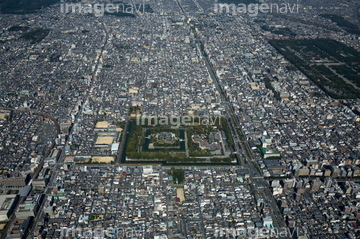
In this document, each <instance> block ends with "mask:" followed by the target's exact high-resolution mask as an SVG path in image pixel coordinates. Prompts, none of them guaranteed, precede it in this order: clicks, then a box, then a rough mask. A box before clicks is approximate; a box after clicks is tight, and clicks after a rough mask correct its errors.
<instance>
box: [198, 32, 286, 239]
mask: <svg viewBox="0 0 360 239" xmlns="http://www.w3.org/2000/svg"><path fill="white" fill-rule="evenodd" d="M193 31H194V32H193V33H194V36H195V42H196V44H197V47H198V48H200V51H201V55H202V57H203V59H204V60H205V63H206V67H207V70H208V72H209V74H210V76H211V78H212V79H213V81H214V83H215V86H216V88H217V90H218V91H219V93H220V95H221V101H222V103H223V104H224V105H225V109H226V112H227V114H228V117H227V120H228V125H229V128H230V131H231V133H232V137H233V140H234V147H235V151H236V152H237V156H238V160H239V161H240V163H241V164H242V165H243V166H244V167H247V168H248V169H249V174H250V178H251V181H252V186H253V189H254V190H253V192H255V191H256V192H258V195H255V193H254V195H255V197H256V198H262V199H263V200H264V202H265V203H266V205H267V206H269V207H270V209H271V215H272V219H273V226H274V227H275V228H276V229H277V230H279V232H283V231H284V228H287V227H286V224H285V221H284V219H283V216H282V213H281V212H280V210H279V207H278V206H277V203H276V201H275V199H274V197H273V196H272V192H271V190H270V188H269V184H268V182H267V181H266V180H265V179H264V177H263V176H262V175H261V173H260V172H259V170H258V168H259V166H258V165H257V162H256V160H255V159H254V156H253V154H252V152H251V149H250V147H249V145H248V144H247V141H246V139H245V138H244V134H243V132H242V128H241V125H240V124H239V120H238V117H237V115H236V114H235V112H234V108H233V106H232V103H231V102H230V100H229V99H228V97H227V95H226V93H225V92H224V90H223V88H222V86H221V84H220V81H219V78H218V77H217V75H216V74H215V71H214V69H213V68H212V64H211V63H210V61H209V58H208V56H207V54H206V53H205V52H204V49H203V44H202V42H201V40H200V39H199V37H198V36H197V34H195V30H193ZM287 231H288V233H287V235H289V236H284V237H282V236H278V238H290V232H289V230H288V229H287Z"/></svg>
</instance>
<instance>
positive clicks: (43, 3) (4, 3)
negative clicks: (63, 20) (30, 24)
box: [0, 0, 59, 14]
mask: <svg viewBox="0 0 360 239" xmlns="http://www.w3.org/2000/svg"><path fill="white" fill-rule="evenodd" d="M56 2H59V0H0V11H1V13H12V14H26V13H33V12H36V11H37V10H39V9H41V8H42V7H48V6H50V5H51V4H54V3H56Z"/></svg>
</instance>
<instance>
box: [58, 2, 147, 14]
mask: <svg viewBox="0 0 360 239" xmlns="http://www.w3.org/2000/svg"><path fill="white" fill-rule="evenodd" d="M60 12H61V13H63V14H68V13H73V14H94V15H95V16H96V17H102V16H104V14H105V13H108V14H114V13H127V14H135V13H137V14H139V13H140V14H144V13H145V4H144V3H136V2H132V3H126V4H125V3H122V2H121V3H116V4H115V3H85V2H75V3H74V2H65V1H64V0H61V2H60Z"/></svg>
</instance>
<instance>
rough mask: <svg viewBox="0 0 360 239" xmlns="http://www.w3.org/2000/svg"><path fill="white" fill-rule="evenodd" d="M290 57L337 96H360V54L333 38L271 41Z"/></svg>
mask: <svg viewBox="0 0 360 239" xmlns="http://www.w3.org/2000/svg"><path fill="white" fill-rule="evenodd" d="M270 44H271V45H272V46H274V47H275V48H276V49H277V50H278V51H279V52H280V53H281V54H282V55H284V57H285V58H286V59H288V60H289V61H290V62H291V63H292V64H293V65H295V66H296V67H297V68H298V69H299V70H300V71H302V72H303V73H304V74H305V75H306V76H308V77H309V78H310V79H311V80H312V81H313V82H314V83H315V84H317V85H318V86H319V87H320V88H321V89H322V90H323V91H325V92H326V93H327V94H328V95H329V96H331V97H333V98H335V99H356V98H359V96H360V53H359V52H358V51H357V50H355V49H353V48H351V47H349V46H346V45H345V44H343V43H341V42H338V41H335V40H331V39H301V40H271V41H270Z"/></svg>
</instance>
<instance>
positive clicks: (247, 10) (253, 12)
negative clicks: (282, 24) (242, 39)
mask: <svg viewBox="0 0 360 239" xmlns="http://www.w3.org/2000/svg"><path fill="white" fill-rule="evenodd" d="M214 12H215V13H216V14H231V15H240V14H248V15H249V16H251V17H256V16H258V15H259V13H265V14H266V13H281V14H285V13H298V12H299V3H298V2H296V3H293V4H290V3H285V2H283V3H280V4H278V3H261V4H258V3H250V4H244V3H239V4H237V5H236V4H235V3H230V4H229V3H219V2H218V0H215V2H214Z"/></svg>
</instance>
